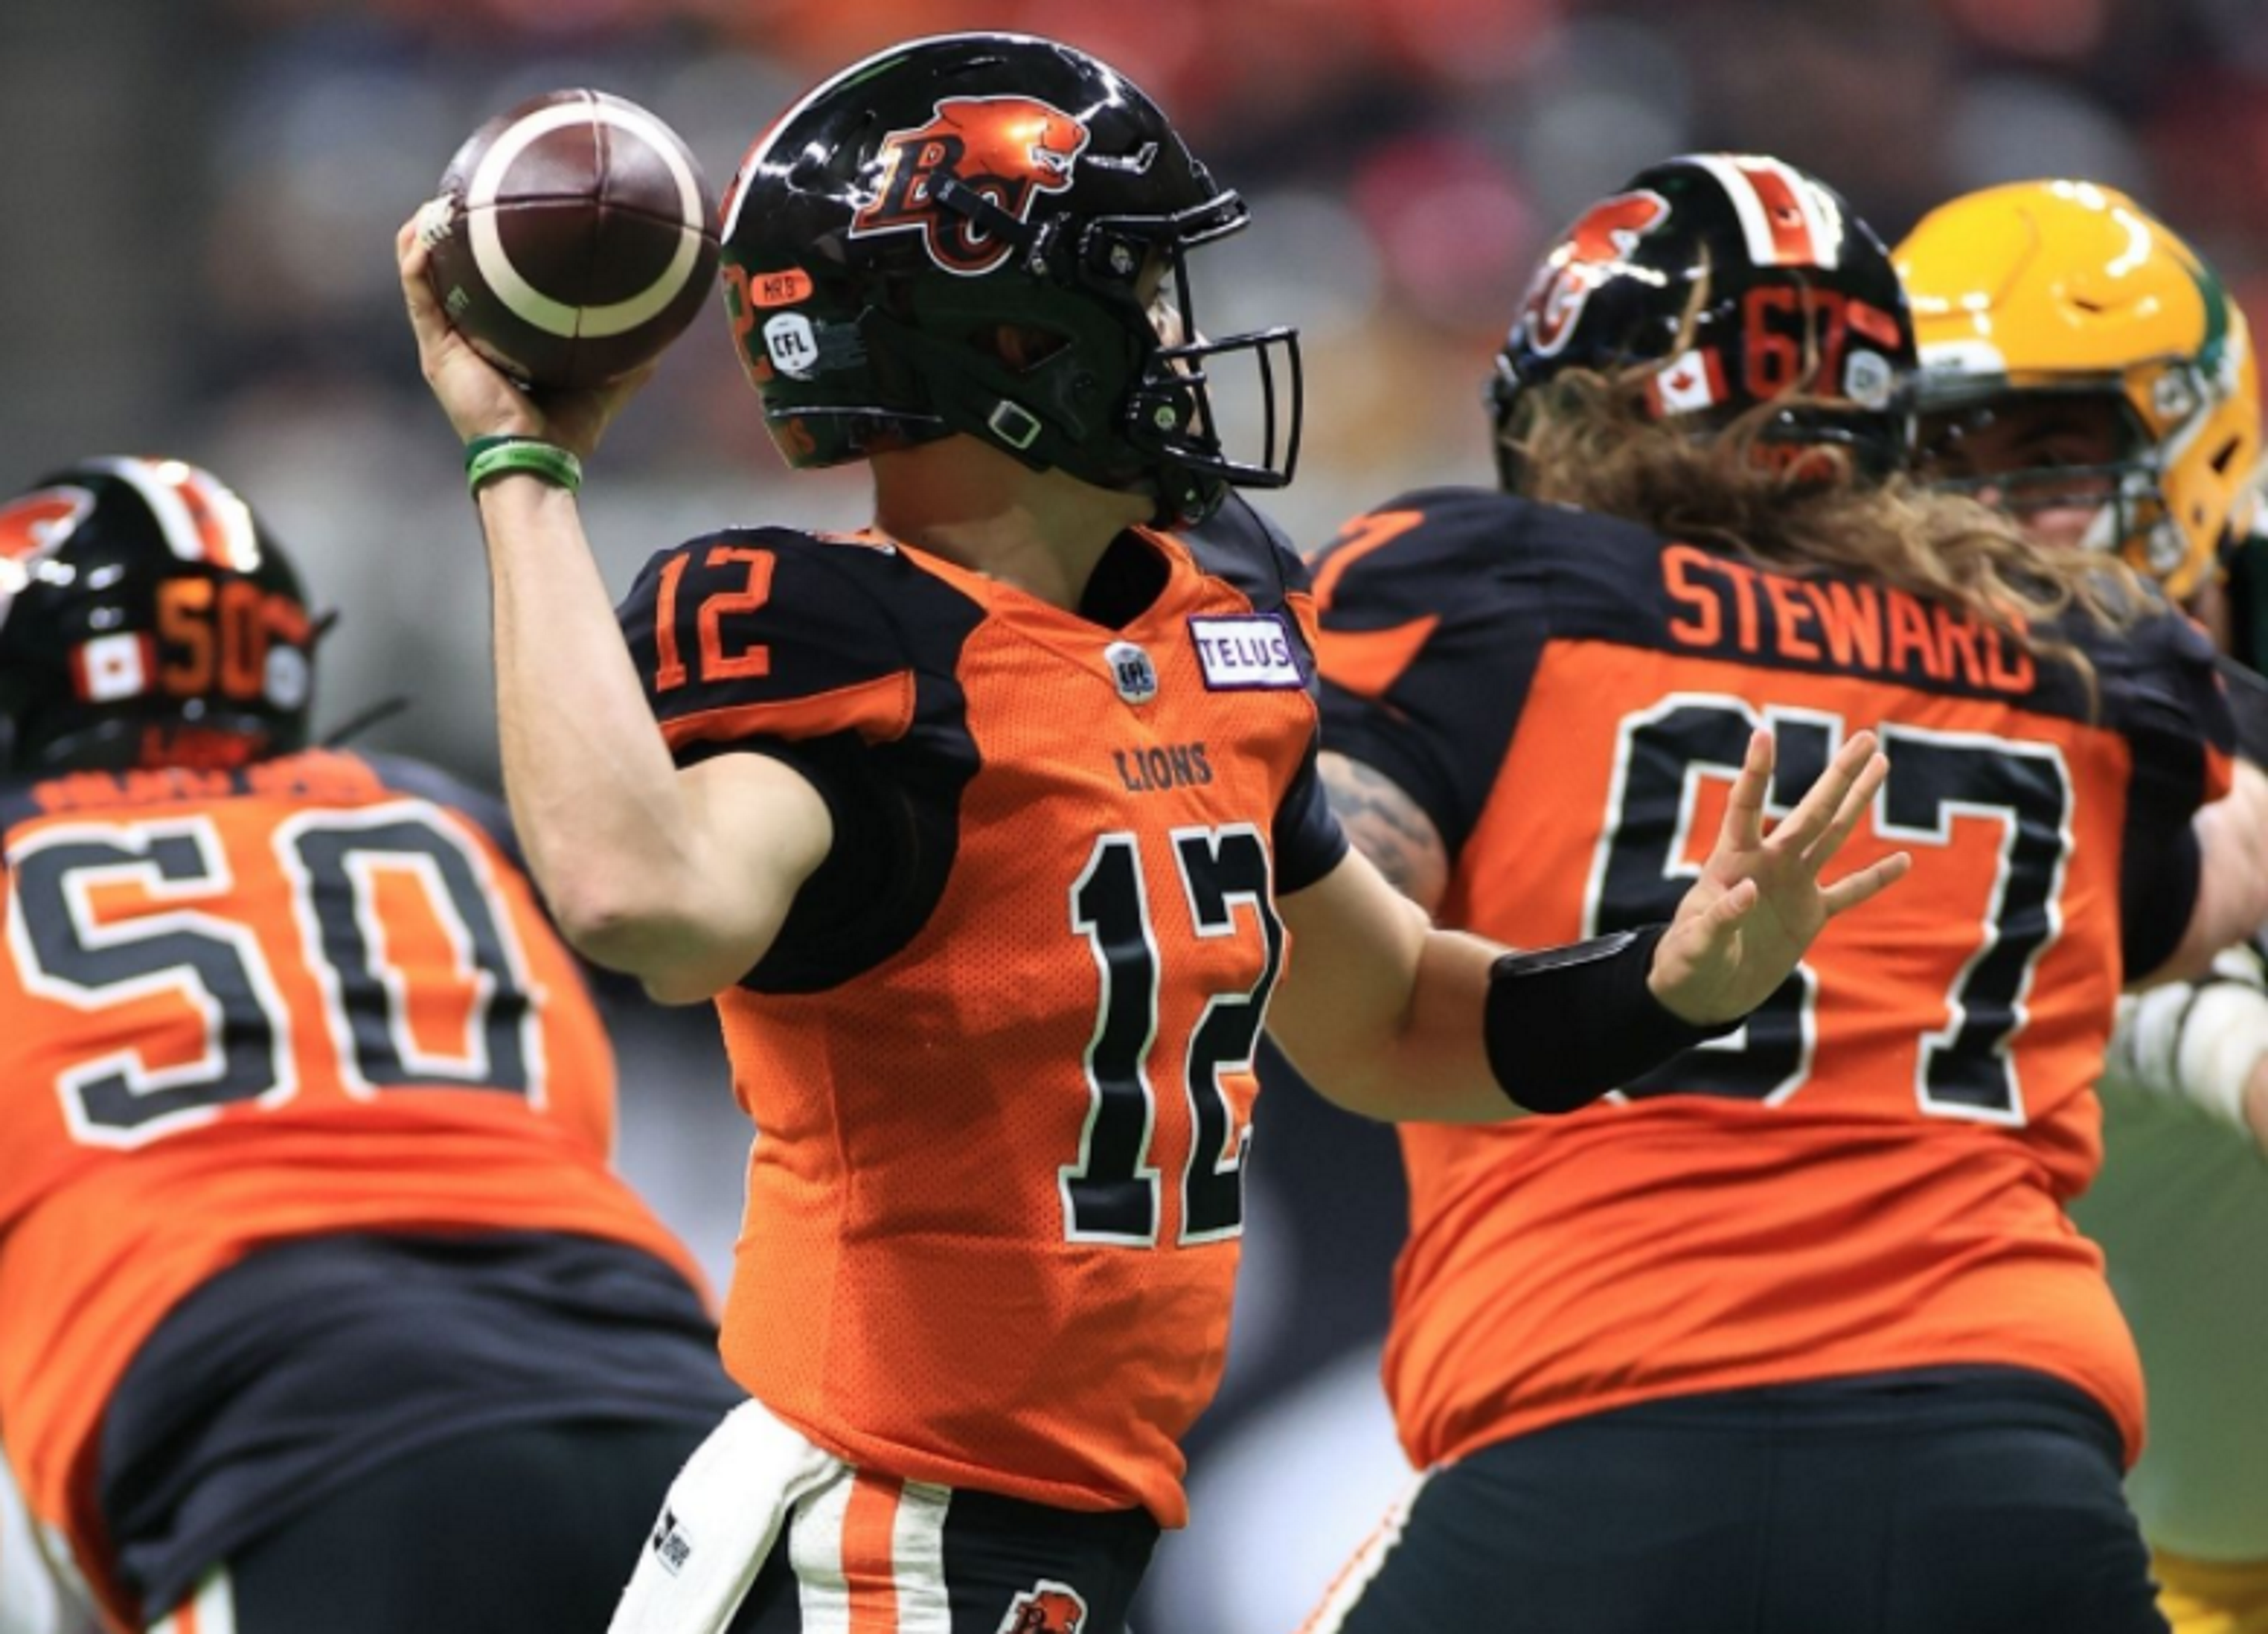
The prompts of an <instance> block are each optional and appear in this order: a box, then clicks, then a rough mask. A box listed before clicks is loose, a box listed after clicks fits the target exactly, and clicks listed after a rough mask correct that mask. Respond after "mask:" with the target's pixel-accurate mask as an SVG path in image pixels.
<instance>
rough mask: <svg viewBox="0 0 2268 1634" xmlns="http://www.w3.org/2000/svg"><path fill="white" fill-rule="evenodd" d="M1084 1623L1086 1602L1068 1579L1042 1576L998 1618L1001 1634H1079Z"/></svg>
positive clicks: (1085, 1620)
mask: <svg viewBox="0 0 2268 1634" xmlns="http://www.w3.org/2000/svg"><path fill="white" fill-rule="evenodd" d="M1086 1626H1087V1602H1086V1600H1085V1598H1084V1597H1083V1596H1081V1594H1080V1593H1079V1591H1077V1590H1076V1589H1074V1588H1073V1587H1072V1586H1071V1585H1070V1584H1068V1583H1057V1582H1056V1581H1054V1580H1053V1579H1052V1578H1041V1579H1040V1582H1039V1583H1038V1584H1037V1585H1035V1586H1034V1587H1033V1588H1032V1589H1031V1590H1030V1591H1027V1592H1025V1593H1022V1594H1019V1595H1017V1596H1016V1604H1015V1605H1013V1606H1011V1607H1009V1608H1008V1614H1007V1616H1005V1618H1003V1619H1001V1624H1000V1634H1079V1631H1080V1630H1081V1629H1083V1628H1085V1627H1086Z"/></svg>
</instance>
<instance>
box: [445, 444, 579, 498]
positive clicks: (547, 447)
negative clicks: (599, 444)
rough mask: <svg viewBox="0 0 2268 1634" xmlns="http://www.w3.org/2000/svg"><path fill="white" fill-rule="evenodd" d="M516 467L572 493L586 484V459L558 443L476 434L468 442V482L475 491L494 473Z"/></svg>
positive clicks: (466, 470)
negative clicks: (584, 470) (584, 482)
mask: <svg viewBox="0 0 2268 1634" xmlns="http://www.w3.org/2000/svg"><path fill="white" fill-rule="evenodd" d="M515 471H524V472H525V473H527V474H528V475H530V476H533V477H536V478H538V479H540V480H541V481H544V482H548V483H550V484H551V485H552V486H553V487H554V488H563V489H565V490H567V491H568V492H569V493H573V492H574V491H575V490H576V489H578V488H580V487H582V485H583V462H582V461H581V460H579V459H577V458H576V456H575V455H574V454H573V453H572V452H570V451H569V450H567V449H564V448H561V447H559V446H558V445H557V444H556V443H550V442H544V441H542V440H541V439H537V438H533V437H476V438H474V439H472V441H471V442H469V443H467V444H466V445H465V486H466V487H467V488H468V489H470V490H472V492H473V493H475V494H477V493H479V492H480V485H481V484H482V483H484V482H487V481H488V480H489V479H490V477H495V476H503V475H505V474H507V473H510V472H515Z"/></svg>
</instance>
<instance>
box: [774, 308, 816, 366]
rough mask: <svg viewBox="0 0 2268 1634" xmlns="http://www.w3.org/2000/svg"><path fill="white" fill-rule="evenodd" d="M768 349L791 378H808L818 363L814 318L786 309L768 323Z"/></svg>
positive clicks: (776, 362)
mask: <svg viewBox="0 0 2268 1634" xmlns="http://www.w3.org/2000/svg"><path fill="white" fill-rule="evenodd" d="M764 349H765V351H766V352H768V353H771V356H772V366H773V367H774V368H776V369H778V370H780V372H781V373H782V374H784V375H786V376H788V378H790V379H791V380H808V379H810V378H811V371H812V370H814V369H816V367H817V366H818V361H819V342H818V337H817V336H816V335H813V334H812V331H811V319H810V318H806V317H804V316H803V315H802V314H801V313H800V312H782V313H781V314H780V315H779V316H778V317H776V318H771V319H769V320H768V321H767V322H766V323H765V326H764Z"/></svg>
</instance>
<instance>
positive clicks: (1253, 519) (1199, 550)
mask: <svg viewBox="0 0 2268 1634" xmlns="http://www.w3.org/2000/svg"><path fill="white" fill-rule="evenodd" d="M1186 538H1187V542H1188V544H1189V547H1190V554H1191V555H1192V556H1193V557H1194V558H1195V559H1196V562H1197V565H1198V566H1200V567H1202V568H1203V569H1204V570H1205V571H1206V572H1207V573H1208V574H1210V575H1211V576H1213V577H1215V578H1218V579H1221V580H1223V581H1224V582H1226V583H1228V584H1229V585H1232V586H1234V587H1235V589H1236V590H1237V591H1239V592H1240V593H1242V594H1243V595H1244V596H1245V598H1246V600H1248V601H1249V602H1250V603H1251V604H1252V611H1255V612H1264V613H1271V614H1274V615H1276V616H1277V617H1278V618H1280V619H1281V620H1282V622H1283V626H1284V628H1285V629H1286V630H1287V631H1288V633H1289V636H1290V639H1291V641H1292V643H1293V645H1294V646H1295V648H1296V649H1297V653H1298V656H1299V662H1300V665H1301V667H1302V668H1303V669H1304V670H1305V672H1306V674H1307V677H1308V690H1309V691H1310V693H1311V694H1314V693H1318V692H1319V691H1320V688H1321V680H1320V677H1319V674H1318V661H1317V657H1316V651H1315V646H1316V636H1315V604H1314V590H1313V586H1312V584H1311V582H1310V577H1309V574H1308V567H1307V563H1306V562H1305V561H1304V560H1302V559H1301V558H1300V556H1299V553H1298V551H1297V549H1295V548H1294V547H1293V545H1292V542H1291V541H1290V540H1289V539H1288V538H1287V537H1285V535H1284V533H1283V531H1282V529H1280V528H1279V527H1278V526H1277V525H1275V524H1274V523H1273V522H1270V521H1269V520H1268V519H1267V518H1266V517H1265V516H1263V515H1262V514H1261V512H1260V511H1258V510H1256V509H1254V508H1253V507H1252V506H1251V504H1250V503H1249V502H1248V501H1246V499H1245V497H1244V496H1243V495H1242V494H1239V493H1234V492H1232V493H1230V494H1229V497H1228V498H1227V499H1226V500H1225V501H1224V502H1223V503H1222V505H1221V508H1220V509H1219V510H1217V511H1215V512H1214V513H1213V514H1212V515H1211V517H1209V518H1207V519H1206V521H1205V522H1204V523H1202V524H1201V525H1198V526H1197V527H1194V528H1193V529H1191V530H1190V532H1189V533H1188V535H1187V536H1186ZM1317 747H1318V745H1317V743H1316V742H1315V741H1314V740H1311V741H1310V742H1309V744H1308V747H1307V753H1306V755H1305V756H1304V757H1303V758H1302V759H1301V761H1300V763H1299V770H1298V773H1297V775H1296V776H1295V777H1294V778H1293V779H1292V782H1291V783H1290V785H1289V786H1288V787H1287V788H1286V789H1285V790H1284V795H1283V799H1282V800H1281V802H1280V804H1279V805H1278V806H1277V808H1276V818H1275V824H1274V829H1273V833H1272V834H1271V836H1270V840H1271V844H1272V845H1273V848H1274V850H1275V853H1276V887H1277V889H1279V890H1280V891H1285V892H1290V891H1297V890H1304V889H1305V888H1306V887H1307V886H1312V885H1314V883H1315V882H1316V881H1318V880H1320V879H1322V878H1323V876H1324V875H1326V874H1328V873H1330V872H1331V870H1332V869H1335V868H1337V867H1338V866H1339V863H1340V861H1341V860H1342V859H1343V858H1345V856H1346V855H1347V834H1346V832H1345V831H1344V830H1343V829H1342V828H1341V827H1340V826H1339V818H1338V814H1337V813H1336V812H1334V811H1332V808H1331V801H1330V800H1329V799H1328V798H1327V797H1326V796H1325V794H1324V792H1323V780H1322V779H1321V778H1320V777H1319V776H1318V775H1317V774H1316V770H1315V751H1316V748H1317Z"/></svg>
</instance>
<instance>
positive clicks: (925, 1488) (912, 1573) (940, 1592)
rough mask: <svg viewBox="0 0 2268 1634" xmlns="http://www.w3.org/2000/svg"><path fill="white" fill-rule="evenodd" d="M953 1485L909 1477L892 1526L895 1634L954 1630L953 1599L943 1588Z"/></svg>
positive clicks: (950, 1633)
mask: <svg viewBox="0 0 2268 1634" xmlns="http://www.w3.org/2000/svg"><path fill="white" fill-rule="evenodd" d="M952 1507H953V1488H950V1487H938V1486H935V1485H933V1484H932V1483H930V1482H927V1481H908V1482H907V1483H906V1484H905V1489H904V1491H902V1492H901V1493H900V1494H899V1496H898V1515H897V1519H896V1520H895V1521H894V1522H892V1524H891V1535H890V1555H891V1564H892V1566H893V1568H894V1570H895V1572H896V1575H897V1582H898V1634H953V1600H952V1596H951V1595H950V1594H949V1593H948V1592H947V1591H946V1587H945V1516H946V1513H947V1512H948V1511H949V1510H950V1509H951V1508H952Z"/></svg>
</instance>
